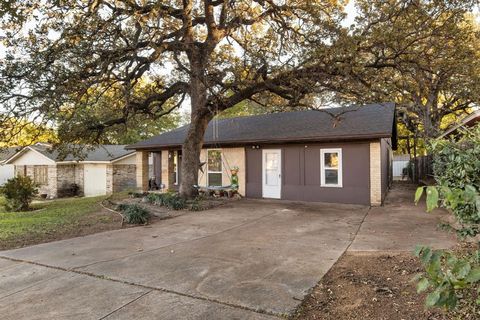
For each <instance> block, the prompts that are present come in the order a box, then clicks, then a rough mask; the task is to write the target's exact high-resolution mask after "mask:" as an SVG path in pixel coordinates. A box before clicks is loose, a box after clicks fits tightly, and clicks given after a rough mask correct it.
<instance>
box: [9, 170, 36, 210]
mask: <svg viewBox="0 0 480 320" xmlns="http://www.w3.org/2000/svg"><path fill="white" fill-rule="evenodd" d="M0 192H1V194H2V195H3V196H4V197H5V200H6V203H5V209H6V210H7V211H27V210H29V209H30V204H31V202H32V200H33V198H35V196H36V195H37V194H38V190H37V185H36V184H35V183H34V182H33V180H32V179H30V177H28V176H17V177H15V178H12V179H9V180H8V181H7V182H6V183H5V185H4V186H3V188H2V189H1V190H0Z"/></svg>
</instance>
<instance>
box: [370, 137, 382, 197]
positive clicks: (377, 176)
mask: <svg viewBox="0 0 480 320" xmlns="http://www.w3.org/2000/svg"><path fill="white" fill-rule="evenodd" d="M381 164H382V156H381V146H380V141H378V142H377V141H375V142H371V143H370V205H372V206H379V205H381V204H382V169H381V168H382V165H381Z"/></svg>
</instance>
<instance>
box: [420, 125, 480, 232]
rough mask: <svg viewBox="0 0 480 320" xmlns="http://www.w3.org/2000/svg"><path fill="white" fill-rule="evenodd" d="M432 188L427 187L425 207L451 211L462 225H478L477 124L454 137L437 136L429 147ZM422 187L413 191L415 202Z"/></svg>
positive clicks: (479, 134)
mask: <svg viewBox="0 0 480 320" xmlns="http://www.w3.org/2000/svg"><path fill="white" fill-rule="evenodd" d="M429 151H430V152H431V154H432V155H433V172H434V176H435V181H436V183H437V186H436V187H427V209H429V210H431V209H433V208H435V207H436V206H438V205H441V206H442V207H445V208H447V209H449V210H451V211H452V213H453V214H454V215H455V217H456V219H457V220H458V221H459V222H460V223H462V224H469V225H478V224H480V214H479V213H480V194H479V190H480V125H477V126H475V127H473V128H471V129H468V130H464V131H463V132H462V135H461V136H460V137H459V139H458V140H447V139H438V140H435V141H433V142H432V143H431V144H430V146H429ZM422 192H423V189H422V190H420V189H419V190H417V196H416V201H418V200H419V198H420V196H421V193H422Z"/></svg>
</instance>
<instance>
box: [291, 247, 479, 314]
mask: <svg viewBox="0 0 480 320" xmlns="http://www.w3.org/2000/svg"><path fill="white" fill-rule="evenodd" d="M422 270H423V269H422V266H421V264H420V262H419V261H418V259H417V258H416V257H414V256H413V255H412V254H409V253H395V254H386V253H355V254H353V253H347V254H345V255H344V256H343V257H342V258H341V259H340V260H338V262H337V263H336V264H335V265H334V266H333V267H332V269H331V270H330V271H329V272H328V273H327V274H326V275H325V277H324V278H323V279H322V280H321V281H320V282H319V283H318V285H317V286H315V287H314V288H313V289H312V292H311V294H309V295H308V296H307V297H306V298H305V299H304V301H303V302H302V304H301V305H300V307H299V308H298V309H297V311H296V313H295V315H294V316H293V317H292V319H322V320H328V319H332V320H334V319H335V320H337V319H342V320H349V319H385V320H387V319H388V320H395V319H398V320H400V319H409V320H416V319H419V320H420V319H429V320H446V319H456V318H457V317H455V316H454V315H452V314H448V315H447V314H445V313H444V312H443V311H442V310H440V309H438V308H437V309H427V308H426V307H425V296H426V295H425V294H417V292H416V282H412V278H413V277H414V276H415V275H416V274H418V273H419V272H421V271H422ZM474 317H475V316H474V315H471V317H469V316H468V315H461V316H459V317H458V319H474Z"/></svg>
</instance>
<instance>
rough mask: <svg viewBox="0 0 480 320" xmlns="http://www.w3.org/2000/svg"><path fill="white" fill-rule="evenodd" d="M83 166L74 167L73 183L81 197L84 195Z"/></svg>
mask: <svg viewBox="0 0 480 320" xmlns="http://www.w3.org/2000/svg"><path fill="white" fill-rule="evenodd" d="M83 170H84V168H83V164H77V165H75V183H76V185H77V186H78V187H79V194H80V195H83V193H84V191H85V190H84V179H83V176H84V172H83Z"/></svg>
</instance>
